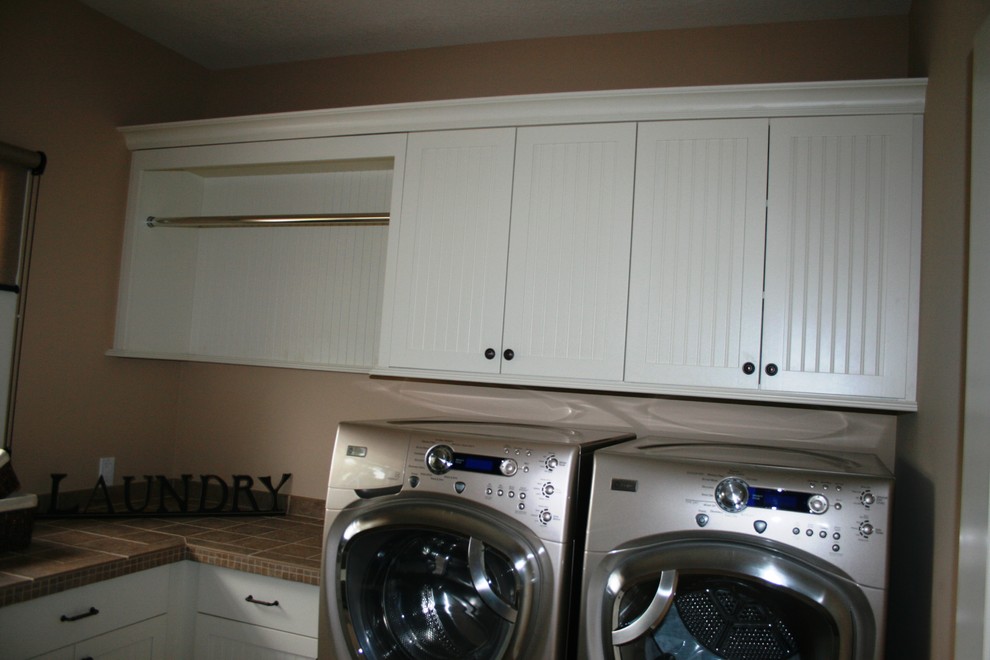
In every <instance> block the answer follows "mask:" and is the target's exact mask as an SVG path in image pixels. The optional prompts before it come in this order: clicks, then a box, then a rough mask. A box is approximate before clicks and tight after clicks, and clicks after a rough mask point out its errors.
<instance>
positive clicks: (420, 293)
mask: <svg viewBox="0 0 990 660" xmlns="http://www.w3.org/2000/svg"><path fill="white" fill-rule="evenodd" d="M634 153H635V125H634V124H608V125H600V126H599V125H594V126H586V125H576V126H563V127H554V126H550V127H534V128H520V129H518V131H517V130H515V129H493V130H471V131H447V132H437V133H422V134H413V135H411V136H410V137H409V150H408V154H407V159H406V160H407V164H406V182H405V186H404V190H403V207H402V214H401V228H400V230H399V240H398V248H397V259H396V279H395V295H394V311H393V314H392V327H391V352H390V355H389V359H388V364H389V365H390V366H391V367H402V368H414V369H428V370H448V371H459V372H468V373H481V374H484V373H488V374H498V373H501V374H506V375H524V376H533V377H562V378H597V379H611V380H616V381H618V380H621V378H622V361H623V345H624V332H625V311H626V287H627V282H628V268H629V234H630V226H631V217H632V184H633V164H634Z"/></svg>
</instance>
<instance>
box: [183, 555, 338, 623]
mask: <svg viewBox="0 0 990 660" xmlns="http://www.w3.org/2000/svg"><path fill="white" fill-rule="evenodd" d="M198 591H199V593H198V596H197V608H196V609H197V611H198V612H202V613H204V614H212V615H214V616H219V617H224V618H226V619H233V620H234V621H243V622H244V623H249V624H252V625H256V626H264V627H266V628H273V629H275V630H283V631H286V632H290V633H295V634H298V635H305V636H307V637H316V636H317V630H318V624H317V621H318V618H319V602H320V590H319V587H315V586H313V585H309V584H302V583H299V582H290V581H288V580H279V579H276V578H270V577H266V576H263V575H254V574H251V573H243V572H241V571H235V570H231V569H228V568H219V567H216V566H207V565H202V564H201V565H200V566H199V588H198ZM249 597H250V600H249ZM252 601H253V602H252ZM275 603H278V604H277V605H276V604H275Z"/></svg>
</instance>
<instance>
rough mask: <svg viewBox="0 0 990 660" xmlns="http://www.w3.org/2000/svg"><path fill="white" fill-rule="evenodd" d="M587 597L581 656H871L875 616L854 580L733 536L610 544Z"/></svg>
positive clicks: (757, 659)
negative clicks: (616, 547) (614, 547)
mask: <svg viewBox="0 0 990 660" xmlns="http://www.w3.org/2000/svg"><path fill="white" fill-rule="evenodd" d="M595 593H597V594H598V596H597V597H596V596H593V595H592V594H595ZM603 594H604V597H602V595H603ZM586 607H587V608H588V610H587V613H588V617H589V621H588V624H589V629H588V631H587V636H586V638H585V643H586V644H587V645H588V646H587V648H589V649H590V652H589V653H588V656H589V657H596V656H598V655H599V653H603V654H604V657H609V658H622V659H626V658H629V659H632V658H636V659H637V660H642V659H643V658H647V659H652V658H662V659H664V660H679V659H684V658H690V659H691V660H791V659H795V660H796V659H800V660H835V659H840V660H853V659H854V658H855V659H856V660H859V659H864V658H873V656H874V648H875V641H876V623H875V622H874V619H873V615H872V613H871V610H870V606H869V602H868V601H867V599H866V597H865V596H864V595H863V593H862V592H861V590H860V589H859V588H858V587H857V586H856V585H854V584H852V583H851V582H849V581H847V580H845V579H843V578H841V577H839V576H836V575H834V574H831V573H827V572H825V571H824V570H817V569H815V568H813V567H812V566H810V565H809V564H807V563H805V562H803V561H801V560H798V559H796V558H793V557H788V556H786V555H783V554H780V553H777V552H775V551H773V550H770V549H768V548H764V547H755V546H749V545H745V544H741V543H732V542H724V541H716V542H712V541H681V542H670V543H666V544H658V545H653V546H649V547H647V548H641V549H637V550H632V551H624V552H623V551H620V552H617V553H613V554H610V555H608V556H607V557H606V559H605V560H603V561H602V563H601V564H599V566H598V568H597V569H596V570H595V571H594V573H593V576H592V578H591V579H590V581H589V584H588V590H587V592H586ZM596 649H600V651H596Z"/></svg>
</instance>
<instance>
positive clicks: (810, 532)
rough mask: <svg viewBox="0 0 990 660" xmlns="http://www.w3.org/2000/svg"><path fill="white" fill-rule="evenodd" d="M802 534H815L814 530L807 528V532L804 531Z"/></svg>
mask: <svg viewBox="0 0 990 660" xmlns="http://www.w3.org/2000/svg"><path fill="white" fill-rule="evenodd" d="M804 535H805V536H814V535H815V530H813V529H809V530H808V531H807V532H805V533H804Z"/></svg>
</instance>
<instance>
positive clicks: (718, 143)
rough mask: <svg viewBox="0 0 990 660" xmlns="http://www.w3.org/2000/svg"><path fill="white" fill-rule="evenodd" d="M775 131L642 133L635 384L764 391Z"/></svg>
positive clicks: (633, 294) (762, 127)
mask: <svg viewBox="0 0 990 660" xmlns="http://www.w3.org/2000/svg"><path fill="white" fill-rule="evenodd" d="M768 125H769V122H768V121H767V120H766V119H739V120H702V121H670V122H656V123H649V124H642V125H640V127H639V146H638V150H637V154H636V204H635V213H634V220H633V247H632V267H631V269H630V282H629V332H628V343H627V345H626V380H627V381H629V382H636V383H663V384H668V385H669V384H677V385H681V386H688V387H735V388H746V389H755V388H757V387H758V385H759V375H758V374H757V373H756V365H758V364H759V362H760V324H761V314H762V307H763V246H764V236H765V234H764V229H765V216H766V189H767V131H768ZM746 364H749V365H751V367H745V368H744V365H746ZM747 372H748V373H747Z"/></svg>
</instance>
